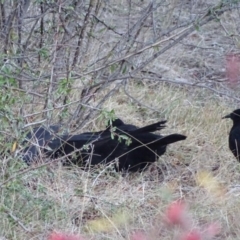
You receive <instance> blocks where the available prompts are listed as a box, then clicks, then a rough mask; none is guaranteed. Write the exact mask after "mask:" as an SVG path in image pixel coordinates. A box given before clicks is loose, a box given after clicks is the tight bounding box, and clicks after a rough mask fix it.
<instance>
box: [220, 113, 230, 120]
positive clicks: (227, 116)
mask: <svg viewBox="0 0 240 240" xmlns="http://www.w3.org/2000/svg"><path fill="white" fill-rule="evenodd" d="M224 118H231V114H228V115H226V116H224V117H222V119H224Z"/></svg>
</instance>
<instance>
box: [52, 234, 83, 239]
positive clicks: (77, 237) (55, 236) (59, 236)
mask: <svg viewBox="0 0 240 240" xmlns="http://www.w3.org/2000/svg"><path fill="white" fill-rule="evenodd" d="M48 240H84V238H82V237H81V236H76V235H72V234H71V235H69V234H66V233H56V232H53V233H51V234H50V236H49V238H48Z"/></svg>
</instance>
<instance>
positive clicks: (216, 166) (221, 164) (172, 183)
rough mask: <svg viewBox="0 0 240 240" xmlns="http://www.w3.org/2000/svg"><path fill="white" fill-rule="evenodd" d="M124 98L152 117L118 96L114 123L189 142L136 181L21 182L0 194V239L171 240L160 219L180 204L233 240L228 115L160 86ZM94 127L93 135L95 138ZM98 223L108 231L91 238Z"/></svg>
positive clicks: (73, 176)
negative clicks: (145, 236)
mask: <svg viewBox="0 0 240 240" xmlns="http://www.w3.org/2000/svg"><path fill="white" fill-rule="evenodd" d="M128 90H129V91H131V92H132V93H133V96H134V97H135V98H136V99H138V100H139V101H140V102H144V104H146V105H147V106H150V107H151V108H154V109H156V111H155V112H153V111H151V110H149V109H148V108H143V107H142V106H141V107H140V106H139V105H138V104H136V103H135V102H131V101H129V100H128V99H127V98H126V96H125V95H124V93H123V92H122V91H121V90H120V91H119V93H118V95H116V96H114V97H112V98H110V99H109V100H108V102H107V103H106V105H105V108H106V109H115V112H116V115H117V116H119V117H120V118H122V119H123V120H124V121H126V122H128V123H132V124H136V125H138V126H143V125H145V124H149V123H153V122H155V121H158V120H159V119H168V127H167V129H165V130H164V131H163V132H164V133H174V132H177V133H182V134H186V135H187V136H188V138H187V140H186V141H184V142H179V143H177V144H173V145H172V146H170V147H169V148H168V151H167V154H165V155H164V156H162V157H161V158H160V160H159V161H158V162H157V163H156V164H154V165H153V166H151V167H150V168H149V169H148V170H147V171H146V172H144V173H142V174H139V173H135V174H129V175H127V176H121V174H118V173H115V172H114V171H112V170H111V169H102V170H99V169H98V170H96V171H95V172H94V171H91V172H89V171H82V170H80V169H78V168H77V167H73V168H72V169H70V170H69V169H64V168H63V167H61V166H60V165H57V166H56V165H54V166H48V167H46V168H42V169H41V168H40V169H37V170H34V171H29V172H28V173H26V174H24V175H23V176H19V178H17V179H16V180H14V181H11V182H9V183H8V184H7V185H6V186H4V188H3V189H2V194H1V201H2V203H4V205H5V206H6V207H7V208H6V209H5V213H6V215H5V217H4V218H2V219H1V220H0V225H1V226H2V227H1V232H2V233H1V235H3V236H6V239H46V236H47V234H48V233H49V232H50V231H52V230H53V229H60V230H61V231H66V232H74V233H84V234H85V235H87V236H90V237H92V238H94V239H128V237H129V235H130V233H131V232H133V231H135V230H138V229H141V230H146V231H149V230H151V229H153V228H154V226H156V225H157V226H158V228H159V229H161V232H160V236H161V239H170V238H171V237H170V236H171V234H170V233H169V231H168V230H164V224H163V222H162V220H161V217H162V215H163V212H164V209H165V207H166V206H167V205H168V204H169V203H170V202H171V201H172V200H175V199H179V198H183V199H185V201H186V202H187V203H189V205H190V209H191V213H192V214H193V215H194V217H195V219H196V224H200V225H204V224H206V223H207V222H211V221H219V222H220V223H221V225H222V232H221V235H220V236H219V237H218V239H238V238H239V236H240V233H239V228H238V227H237V226H238V212H239V210H238V209H239V207H238V206H239V204H240V201H239V194H240V189H239V186H238V181H239V171H240V168H239V166H238V164H237V162H236V160H235V159H234V157H233V156H232V154H231V153H230V151H229V150H228V147H227V134H228V131H229V128H230V126H231V123H230V122H228V121H225V120H222V119H221V117H222V116H223V115H224V114H226V113H228V112H229V111H231V110H232V109H233V108H234V107H233V106H231V107H229V106H228V105H227V101H226V99H224V98H222V97H216V96H214V95H212V96H209V93H208V92H206V93H205V92H203V91H197V90H189V89H186V88H182V87H179V88H176V87H173V86H169V85H164V84H152V83H151V82H149V84H145V85H139V84H136V83H132V84H131V85H129V89H128ZM206 98H207V99H208V100H207V101H206ZM98 123H99V122H98ZM98 125H99V124H97V125H95V127H93V128H96V130H98V129H97V128H98V127H97V126H98ZM201 171H208V172H211V173H212V174H213V175H214V177H215V178H216V179H217V181H218V182H219V183H220V184H221V186H222V188H223V189H224V195H223V196H221V197H216V196H215V195H214V194H211V193H209V192H207V191H206V190H205V189H204V188H202V187H200V186H199V185H198V184H196V174H197V173H199V172H201ZM122 213H124V214H125V215H122ZM11 214H12V215H11ZM15 217H16V219H15ZM114 218H119V219H120V220H119V221H114V220H113V219H114ZM96 219H101V221H103V219H106V221H107V222H108V225H109V226H112V227H110V228H109V229H107V230H106V228H105V227H102V228H101V227H100V230H98V231H97V232H93V231H91V228H90V227H89V226H91V221H92V220H96ZM101 221H100V223H101ZM104 221H105V220H104ZM155 237H156V236H155ZM169 237H170V238H169ZM156 239H159V237H156Z"/></svg>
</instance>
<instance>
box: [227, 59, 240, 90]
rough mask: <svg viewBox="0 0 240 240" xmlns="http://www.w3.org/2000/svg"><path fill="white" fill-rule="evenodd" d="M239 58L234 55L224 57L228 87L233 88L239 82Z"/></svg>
mask: <svg viewBox="0 0 240 240" xmlns="http://www.w3.org/2000/svg"><path fill="white" fill-rule="evenodd" d="M239 76H240V57H239V56H238V55H236V54H228V55H226V77H227V79H228V81H229V83H230V85H232V86H235V85H237V84H238V82H239Z"/></svg>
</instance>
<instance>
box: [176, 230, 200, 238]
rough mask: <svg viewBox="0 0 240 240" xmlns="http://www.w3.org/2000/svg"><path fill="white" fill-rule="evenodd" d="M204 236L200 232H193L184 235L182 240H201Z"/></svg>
mask: <svg viewBox="0 0 240 240" xmlns="http://www.w3.org/2000/svg"><path fill="white" fill-rule="evenodd" d="M201 239H202V236H201V233H200V232H199V231H198V230H192V231H191V232H188V233H185V234H183V235H182V237H181V238H180V240H201Z"/></svg>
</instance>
